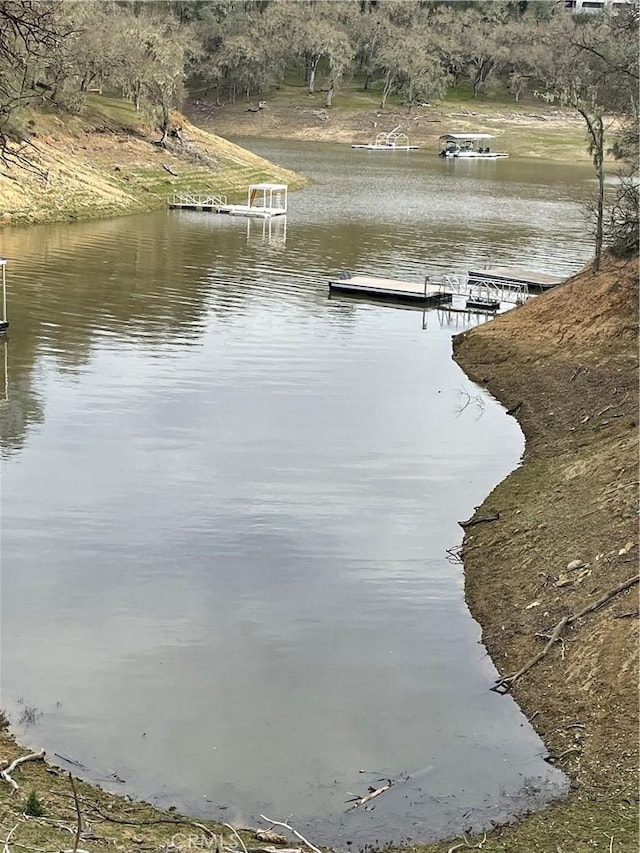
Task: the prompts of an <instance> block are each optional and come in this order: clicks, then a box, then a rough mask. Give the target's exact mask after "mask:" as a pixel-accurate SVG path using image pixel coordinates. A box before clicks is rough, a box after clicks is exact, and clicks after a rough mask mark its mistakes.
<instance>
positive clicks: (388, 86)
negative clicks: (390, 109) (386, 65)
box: [380, 71, 394, 110]
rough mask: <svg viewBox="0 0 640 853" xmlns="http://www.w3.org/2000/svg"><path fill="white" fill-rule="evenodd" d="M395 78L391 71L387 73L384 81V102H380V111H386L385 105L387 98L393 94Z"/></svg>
mask: <svg viewBox="0 0 640 853" xmlns="http://www.w3.org/2000/svg"><path fill="white" fill-rule="evenodd" d="M393 83H394V78H393V74H392V73H391V71H387V76H386V77H385V79H384V88H383V90H382V101H381V102H380V109H381V110H383V109H384V105H385V104H386V103H387V98H388V97H389V95H390V94H391V90H392V89H393Z"/></svg>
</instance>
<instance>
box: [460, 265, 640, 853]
mask: <svg viewBox="0 0 640 853" xmlns="http://www.w3.org/2000/svg"><path fill="white" fill-rule="evenodd" d="M637 344H638V262H637V259H636V260H635V261H633V262H628V263H622V262H616V261H613V260H612V259H605V262H604V263H603V267H602V270H601V272H600V273H598V274H593V273H592V272H591V271H590V270H587V271H584V272H583V273H581V274H579V275H577V276H575V277H574V278H573V279H570V280H569V281H567V282H566V283H565V284H563V285H561V286H560V287H557V288H556V289H554V290H553V291H551V292H549V293H547V294H546V295H544V296H541V297H539V298H537V299H534V300H532V301H530V302H529V303H528V304H526V305H524V306H522V307H521V308H518V309H515V310H514V311H512V312H509V313H508V314H505V315H503V316H501V317H499V318H496V319H495V320H494V321H492V322H491V323H487V324H485V325H483V326H481V327H479V328H477V329H474V330H472V331H469V332H466V333H464V334H462V335H460V336H458V337H457V338H456V339H455V340H454V352H455V358H456V360H457V361H458V362H459V363H460V365H461V366H462V367H463V368H464V370H466V371H467V372H468V373H469V374H470V376H471V377H472V378H473V379H475V380H476V381H477V382H479V383H481V384H483V385H485V386H486V387H487V388H488V389H489V390H490V391H491V392H492V393H493V394H494V395H495V396H496V397H497V398H498V399H499V400H501V401H502V402H503V403H504V404H505V406H506V407H507V408H512V407H516V406H517V407H518V408H517V410H516V412H515V415H516V417H517V418H518V420H519V422H520V423H521V425H522V428H523V430H524V433H525V436H526V450H525V454H524V459H523V463H524V464H523V465H522V466H521V467H520V468H518V469H517V470H516V471H515V472H514V473H513V474H511V475H510V476H509V477H508V478H507V479H506V480H505V481H504V482H503V483H502V484H500V485H499V486H498V487H497V488H496V489H495V490H494V491H493V493H492V494H491V495H490V496H489V497H488V498H487V500H486V501H485V503H484V504H483V506H482V507H480V508H478V510H477V513H476V518H484V517H487V516H491V515H493V514H495V513H499V515H500V517H499V519H498V520H496V521H491V522H484V523H479V524H477V525H474V526H472V527H469V528H468V529H467V535H466V536H465V540H464V547H463V557H464V563H465V574H466V590H467V597H468V601H469V605H470V607H471V610H472V612H473V614H474V615H475V616H476V618H477V619H478V620H479V622H480V624H481V625H482V628H483V635H484V641H485V643H486V645H487V648H488V649H489V652H490V653H491V655H492V657H493V660H494V661H495V663H496V666H497V667H498V669H499V670H500V672H501V673H502V674H505V675H507V674H510V673H513V672H516V671H517V670H518V669H519V668H520V667H521V666H522V665H523V664H525V663H526V662H527V661H528V660H529V659H530V658H532V657H533V656H534V655H536V654H537V652H539V651H540V650H541V649H542V648H543V647H544V645H545V642H546V640H545V639H541V638H536V636H535V635H536V634H537V633H541V634H546V635H549V634H550V633H551V631H552V629H553V627H554V626H555V625H556V624H557V623H558V621H559V620H560V619H562V617H563V616H569V615H571V614H575V613H577V612H578V611H580V610H581V609H582V608H584V607H586V606H588V605H589V604H591V603H593V602H595V601H596V600H597V599H598V598H600V597H601V596H602V595H603V594H605V593H606V592H607V591H608V590H611V589H612V588H614V587H615V586H616V585H618V584H620V583H621V582H622V581H624V580H625V579H628V578H633V577H634V576H636V575H637V573H638V510H637V506H638V504H637V499H638V348H637ZM574 561H580V563H581V565H578V564H577V563H574ZM572 563H574V566H575V568H572V567H570V564H572ZM637 617H638V587H637V585H634V586H632V587H631V588H630V589H629V590H628V591H626V592H624V593H622V594H620V595H618V596H616V597H615V598H614V599H613V600H612V601H611V602H610V603H608V604H607V605H606V606H604V607H602V608H601V609H600V610H598V611H597V612H593V613H589V614H587V615H585V616H584V618H581V619H578V620H577V621H576V622H575V623H574V624H573V625H571V626H570V627H568V628H566V629H565V631H564V633H563V635H562V636H563V640H564V641H563V643H562V644H561V643H560V642H558V643H557V644H556V646H555V648H554V649H553V650H552V651H551V653H550V654H549V655H548V656H547V657H546V658H545V659H543V660H542V661H541V662H540V663H539V664H537V666H536V667H535V668H533V669H532V670H531V671H530V672H528V673H527V674H526V675H524V676H523V678H522V679H521V680H520V681H519V682H518V683H517V685H516V687H515V689H514V693H515V696H516V698H517V699H518V701H519V703H520V704H521V706H522V708H523V709H524V711H525V713H527V715H528V716H529V717H532V718H533V724H534V726H535V727H536V728H537V730H538V731H539V732H540V733H541V734H542V736H543V738H544V739H545V742H546V744H547V746H548V747H549V751H550V753H551V755H552V756H553V755H555V756H560V755H561V754H562V753H564V755H563V757H562V758H561V759H559V761H558V762H557V763H558V766H561V767H562V768H563V769H565V770H566V771H567V772H568V773H569V775H570V776H571V777H572V780H573V783H574V789H575V791H576V792H578V793H579V795H580V796H581V797H585V798H587V799H593V800H597V799H598V798H601V797H602V796H606V797H613V798H614V800H617V801H626V800H627V799H628V798H632V799H633V800H634V801H635V798H636V794H637V768H638V693H637V686H638V671H637V651H638V634H637V631H638V621H637ZM514 849H516V848H514ZM532 849H533V848H532ZM536 849H538V848H536ZM540 849H550V850H551V849H553V850H555V848H551V847H549V848H546V847H544V848H540ZM566 849H567V850H574V849H582V847H576V846H571V845H570V846H568V847H567V848H566ZM585 849H586V848H585ZM598 849H599V848H598ZM603 849H605V848H603ZM607 849H608V848H607ZM614 849H622V848H618V847H616V848H614ZM624 849H627V848H624ZM629 849H630V848H629ZM636 849H637V848H636Z"/></svg>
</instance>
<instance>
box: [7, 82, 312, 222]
mask: <svg viewBox="0 0 640 853" xmlns="http://www.w3.org/2000/svg"><path fill="white" fill-rule="evenodd" d="M94 101H95V106H94V108H93V109H92V110H89V111H88V112H87V113H86V114H84V115H83V116H82V117H71V116H65V117H64V118H63V117H61V116H57V115H45V116H42V115H36V116H35V117H34V119H33V128H32V131H31V136H30V140H29V143H28V144H25V145H23V146H22V147H21V149H20V156H21V157H23V158H27V159H28V168H20V167H19V166H18V165H11V164H10V163H9V164H7V163H4V164H3V163H0V225H3V224H27V223H36V222H54V221H58V222H59V221H65V220H76V219H96V218H100V217H107V216H117V215H122V214H129V213H140V212H144V211H149V210H157V209H160V208H162V207H165V206H166V204H167V199H168V197H169V196H170V195H171V194H172V193H173V192H176V191H180V190H192V191H194V192H204V191H209V192H214V193H217V194H223V195H226V196H227V197H228V200H229V201H233V202H238V201H240V202H242V201H245V199H246V196H247V186H248V185H249V184H250V183H254V182H256V181H274V182H278V183H280V182H282V183H286V184H288V185H289V187H290V188H291V189H296V188H297V187H300V186H302V185H303V184H304V183H305V179H304V178H301V177H300V176H299V175H296V174H295V173H293V172H291V171H290V170H288V169H283V168H281V167H279V166H275V165H274V164H273V163H270V162H269V161H267V160H265V159H263V158H262V157H258V156H257V155H255V154H252V153H251V152H249V151H245V150H244V149H243V148H240V147H238V146H237V145H234V144H233V143H231V142H228V141H227V140H226V139H222V138H221V137H219V136H216V135H214V134H212V133H209V132H208V131H206V130H202V129H201V128H199V127H196V126H195V125H192V124H191V123H190V122H189V121H188V120H187V119H185V118H184V117H182V116H179V115H176V116H174V126H176V127H179V128H180V138H177V137H172V138H171V139H170V140H169V142H168V145H167V147H161V146H159V145H158V144H157V140H158V133H157V132H156V131H154V130H153V129H151V128H148V127H145V126H144V125H142V124H141V123H140V122H138V121H136V118H135V115H134V114H133V113H132V112H131V110H130V108H129V107H128V105H126V103H125V102H121V101H119V100H116V99H112V100H110V99H108V98H97V97H96V98H95V99H94ZM121 112H122V113H124V115H120V113H121ZM17 150H18V149H17V146H16V147H15V148H14V151H16V152H17Z"/></svg>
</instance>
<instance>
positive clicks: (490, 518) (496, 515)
mask: <svg viewBox="0 0 640 853" xmlns="http://www.w3.org/2000/svg"><path fill="white" fill-rule="evenodd" d="M499 518H500V513H499V512H494V513H493V515H485V516H484V517H483V518H470V519H469V520H468V521H459V522H458V524H459V525H460V527H462V528H463V529H464V530H466V529H467V527H473V526H474V525H476V524H484V523H485V522H486V521H498V519H499Z"/></svg>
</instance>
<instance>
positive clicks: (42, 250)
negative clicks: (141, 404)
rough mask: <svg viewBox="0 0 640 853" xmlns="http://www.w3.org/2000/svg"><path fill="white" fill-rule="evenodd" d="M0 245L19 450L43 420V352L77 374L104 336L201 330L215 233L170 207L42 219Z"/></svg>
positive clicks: (6, 430)
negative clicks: (187, 224)
mask: <svg viewBox="0 0 640 853" xmlns="http://www.w3.org/2000/svg"><path fill="white" fill-rule="evenodd" d="M3 250H4V251H5V253H6V255H7V257H8V258H9V265H8V273H7V275H8V285H9V316H10V321H11V329H10V338H9V340H8V341H7V347H8V355H9V362H10V363H9V375H8V394H7V396H8V400H7V401H6V402H4V403H3V404H2V406H1V410H0V436H1V438H2V447H3V452H5V453H6V452H13V451H15V450H19V449H21V447H22V446H23V445H24V441H25V434H26V431H27V429H28V427H29V426H30V425H32V424H34V423H41V422H42V421H43V420H44V404H43V401H42V399H41V398H40V397H39V395H38V393H37V392H36V390H35V382H34V376H35V374H36V373H37V368H38V362H39V361H40V359H42V358H43V357H44V356H46V358H47V359H48V361H49V363H53V364H54V365H55V366H56V367H57V368H58V369H59V370H60V371H61V372H65V373H67V372H73V373H75V372H76V371H77V370H78V369H79V368H82V367H84V366H85V365H87V364H88V363H89V362H90V361H91V358H92V355H93V353H94V351H95V350H96V348H98V347H100V346H103V345H104V343H105V339H106V340H108V341H109V345H110V346H112V347H113V346H114V341H115V346H116V347H117V346H118V345H119V344H122V346H123V347H126V346H130V345H131V344H134V345H140V346H143V347H148V348H152V349H153V348H162V349H165V348H167V347H170V346H171V345H172V344H173V343H175V342H179V344H180V346H182V347H184V346H185V345H189V344H190V343H192V342H194V341H195V340H197V339H198V337H199V336H200V335H201V333H202V329H203V326H204V323H203V317H204V315H205V313H206V307H207V302H208V297H209V288H210V284H209V281H208V269H209V267H210V265H211V263H212V262H213V260H214V259H215V257H216V239H215V235H213V239H212V240H207V241H203V240H202V234H201V229H196V232H195V233H194V232H193V231H191V230H186V229H176V228H175V224H174V223H172V221H171V218H170V217H169V216H165V215H158V216H155V217H154V216H152V217H145V218H144V220H140V218H138V217H132V218H128V219H120V220H110V221H105V222H98V223H82V224H79V225H72V226H70V225H53V226H43V227H37V228H30V229H24V230H16V231H13V232H9V233H7V234H6V235H5V237H4V240H3ZM225 253H226V254H227V249H226V248H225ZM227 262H228V260H225V263H227ZM0 355H2V353H0ZM1 366H2V362H1V361H0V367H1ZM0 385H1V383H0ZM3 394H4V392H3V386H2V388H0V395H3Z"/></svg>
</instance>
